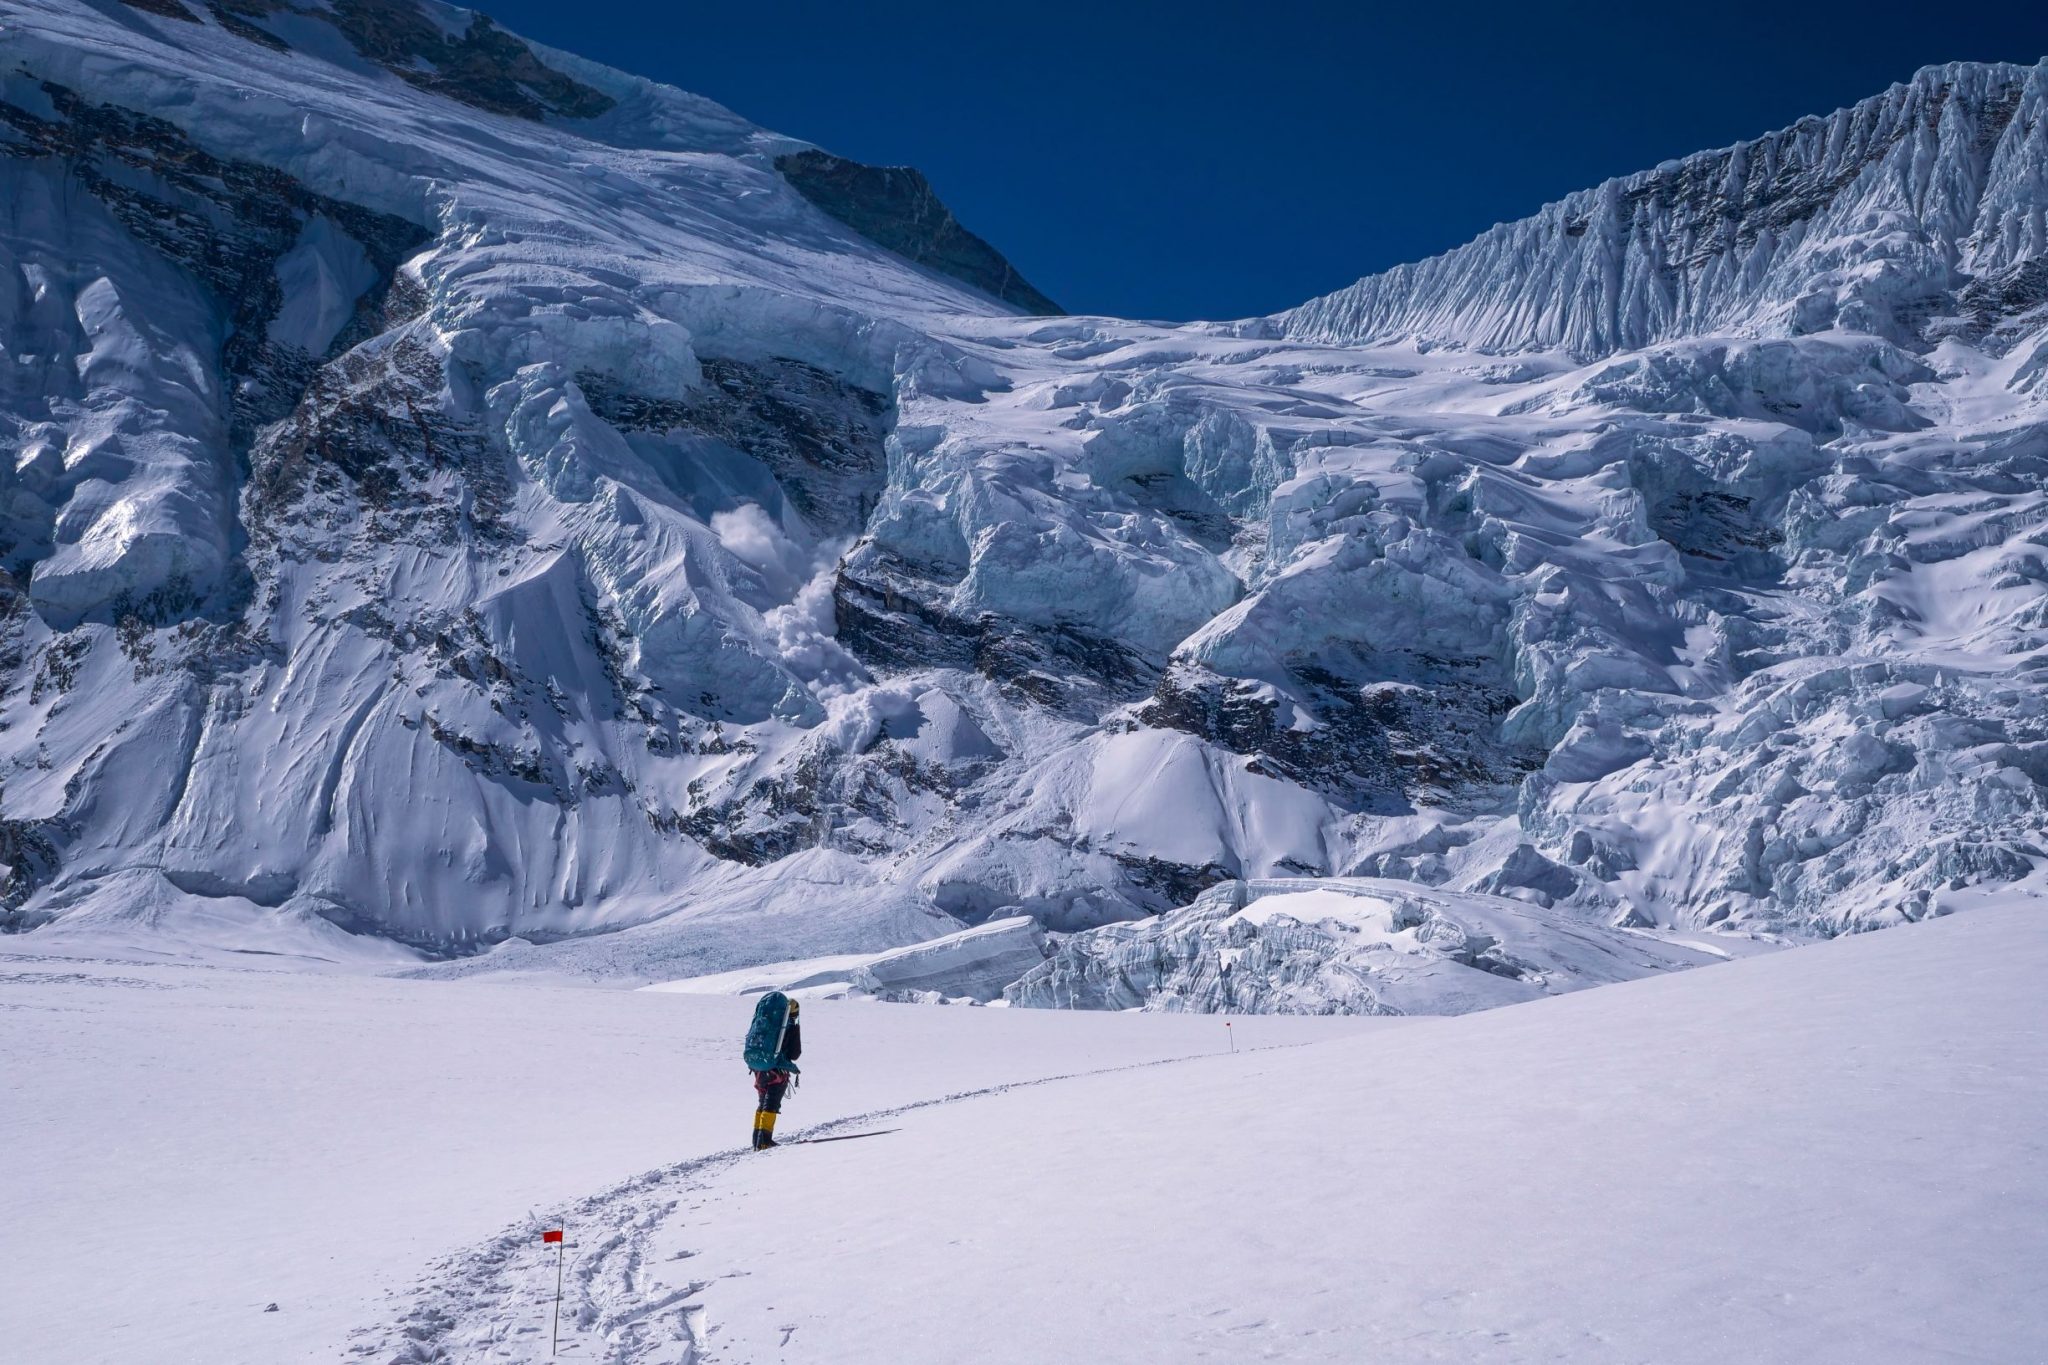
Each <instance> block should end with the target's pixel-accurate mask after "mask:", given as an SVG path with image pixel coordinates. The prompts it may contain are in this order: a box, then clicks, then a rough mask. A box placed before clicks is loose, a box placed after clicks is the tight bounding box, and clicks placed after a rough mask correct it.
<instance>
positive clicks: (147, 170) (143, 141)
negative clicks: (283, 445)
mask: <svg viewBox="0 0 2048 1365" xmlns="http://www.w3.org/2000/svg"><path fill="white" fill-rule="evenodd" d="M42 88H43V91H44V93H45V94H46V95H48V96H49V99H50V103H51V104H52V106H54V108H55V109H56V111H57V113H58V114H59V116H60V117H59V118H57V119H56V120H45V119H42V118H39V117H37V116H36V115H35V114H33V113H31V112H29V111H28V110H26V109H22V108H20V107H19V106H16V105H13V104H9V103H6V102H5V101H0V124H4V125H5V126H6V127H8V128H10V129H12V130H13V131H14V132H15V133H16V134H18V135H19V140H13V141H0V155H12V156H24V157H50V158H54V159H57V160H59V161H61V162H62V163H63V165H64V168H65V170H66V172H67V173H68V174H69V175H70V176H72V177H73V178H74V179H75V180H76V181H77V182H78V183H79V184H80V185H81V186H82V187H83V188H84V189H85V190H86V191H87V192H88V193H90V194H91V195H92V196H93V197H94V198H96V199H98V200H99V201H100V202H101V203H103V204H105V205H106V206H107V208H108V210H109V211H110V212H112V213H113V215H114V216H115V217H116V218H117V219H119V220H120V222H121V224H122V225H123V226H124V227H126V228H127V229H128V230H129V231H130V232H132V233H134V234H135V236H136V237H137V239H139V240H140V241H143V242H145V243H147V244H148V245H149V246H151V247H152V248H154V249H155V250H157V251H159V252H161V253H162V254H163V255H164V256H166V257H168V258H169V259H170V260H172V261H175V262H176V263H177V264H178V265H180V266H182V267H184V268H185V269H186V270H187V271H189V272H190V273H191V274H192V275H193V276H194V277H195V278H196V279H198V280H199V281H200V283H201V284H203V285H204V286H205V287H206V288H207V289H208V290H209V291H210V292H211V293H212V294H213V295H214V296H215V297H216V298H217V299H219V300H220V303H221V306H222V309H223V311H224V312H225V313H226V315H227V317H228V320H229V322H230V324H231V328H230V330H229V334H228V337H227V340H226V342H225V343H224V344H223V346H222V350H221V363H222V369H223V371H224V372H225V375H226V378H227V380H228V383H227V386H226V387H227V391H228V392H229V393H230V394H232V395H233V403H234V407H233V412H232V414H231V420H230V429H229V435H230V441H231V443H232V445H233V446H234V449H235V452H236V454H237V455H241V454H244V453H246V452H247V450H248V447H249V445H250V444H251V443H252V442H253V441H254V439H255V435H256V431H257V429H258V428H259V427H260V426H262V425H263V424H264V423H266V422H272V421H275V420H277V419H278V418H280V417H282V416H283V415H284V414H285V413H287V412H289V411H290V410H291V408H292V406H293V404H295V403H296V402H297V401H298V398H299V395H300V394H301V393H302V392H304V390H305V387H306V384H307V383H308V381H309V380H310V379H311V378H312V375H313V371H314V369H315V367H316V364H317V361H318V359H319V358H318V357H314V356H310V355H308V354H306V352H304V351H303V350H300V349H299V348H298V347H296V346H288V345H278V344H275V343H273V342H271V341H270V340H269V338H268V335H267V333H268V329H269V325H270V322H271V320H272V319H273V318H275V317H276V316H277V312H278V309H279V308H280V307H281V306H282V304H283V293H282V289H281V286H280V285H279V283H278V278H277V263H278V261H279V259H280V258H282V257H283V256H284V254H285V253H286V252H288V251H290V250H291V249H292V247H293V246H295V245H296V244H297V243H298V240H299V237H300V234H301V233H302V232H304V230H305V227H306V224H307V223H309V222H310V221H312V220H313V219H314V218H316V217H324V218H326V219H328V220H329V221H331V222H332V223H333V224H334V225H335V226H336V227H339V228H340V229H341V230H342V231H343V232H345V233H347V234H348V235H349V236H350V237H351V238H353V239H354V240H355V241H356V243H357V244H358V245H359V246H361V248H362V249H363V252H364V254H365V256H367V257H368V259H369V261H370V264H371V265H372V267H374V269H375V271H376V275H377V283H375V284H373V285H372V286H371V287H370V288H369V289H367V290H365V291H364V293H363V295H362V296H361V297H360V298H359V299H357V301H356V308H355V314H354V316H353V317H352V318H351V320H350V321H349V323H348V324H347V325H345V326H344V327H343V328H342V330H341V333H340V334H339V335H338V336H337V337H336V338H335V340H334V342H333V344H332V345H331V346H330V347H329V349H328V354H329V355H334V354H338V353H339V352H340V351H341V350H345V349H346V348H347V347H349V346H352V345H354V344H356V342H358V341H360V340H362V339H363V338H364V337H367V336H370V335H374V334H375V333H376V332H378V331H381V330H383V329H384V327H385V326H387V325H389V318H388V315H387V312H386V305H387V301H388V300H389V299H390V298H391V296H392V293H393V291H392V282H393V281H394V280H395V279H396V278H397V275H398V267H399V263H400V262H401V261H403V260H404V259H405V258H406V257H407V256H409V255H411V254H412V253H413V252H414V251H415V250H417V249H418V248H419V246H420V245H421V244H422V243H424V242H425V241H426V240H427V236H428V233H427V231H426V229H425V228H422V227H420V226H419V225H418V224H415V223H411V222H407V221H406V220H405V219H403V218H398V217H395V216H393V215H391V214H387V213H379V212H377V211H376V210H374V209H367V208H363V207H362V206H360V205H356V204H348V203H344V202H342V201H341V200H338V199H330V198H328V197H327V196H325V195H321V194H316V193H314V192H313V191H312V190H310V189H308V188H307V187H306V186H305V185H303V184H302V183H300V182H299V181H298V180H296V179H294V178H293V177H292V176H290V175H287V174H285V173H284V172H283V171H280V170H277V169H275V168H273V167H270V166H262V165H258V164H257V163H255V162H252V161H241V160H236V159H234V158H229V157H217V156H214V155H213V154H211V153H210V152H207V151H206V150H205V149H204V148H202V147H200V146H199V145H198V144H197V143H195V142H193V141H192V140H191V139H190V138H188V137H187V136H186V135H185V134H184V133H183V132H182V131H180V130H179V129H178V128H177V127H176V126H175V125H173V124H170V123H167V122H165V121H164V120H162V119H158V118H152V117H150V116H149V115H147V114H138V113H135V112H134V111H132V110H128V109H121V108H116V107H114V106H112V105H105V104H94V103H91V102H90V101H87V100H85V99H82V98H81V97H79V96H78V95H77V94H76V93H75V92H74V91H71V90H69V89H67V88H65V87H63V86H60V85H53V84H49V83H45V84H44V85H43V87H42ZM401 301H402V300H401Z"/></svg>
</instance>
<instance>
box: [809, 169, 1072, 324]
mask: <svg viewBox="0 0 2048 1365" xmlns="http://www.w3.org/2000/svg"><path fill="white" fill-rule="evenodd" d="M775 169H777V170H778V171H781V172H782V178H783V179H785V180H787V181H788V182H789V183H790V184H791V185H792V186H794V187H795V189H796V191H797V193H798V194H801V195H802V196H803V197H804V198H806V199H808V200H810V201H811V202H812V203H813V204H815V205H817V206H818V208H820V209H821V210H823V211H824V212H826V213H828V214H830V215H831V216H832V217H834V218H837V219H838V220H839V221H840V222H842V223H844V224H846V225H847V226H848V227H850V228H852V229H853V230H854V231H855V232H858V233H859V234H860V235H861V236H863V237H865V238H867V239H868V240H869V241H871V242H874V243H876V244H877V245H879V246H885V247H887V248H888V249H889V250H891V251H893V252H895V253H896V254H897V255H899V256H903V257H906V258H907V259H909V260H912V261H915V262H917V263H918V264H919V265H921V266H924V267H926V268H927V269H930V270H936V271H938V272H939V273H940V274H941V275H948V276H951V277H952V278H953V279H956V280H959V281H961V282H963V283H965V284H970V285H973V286H974V287H975V288H976V289H979V290H981V291H982V292H983V293H984V294H988V295H991V296H992V297H994V298H997V299H1000V300H1002V301H1003V302H1004V303H1007V304H1009V305H1010V306H1011V307H1013V308H1016V309H1018V310H1019V311H1021V312H1025V313H1047V314H1051V313H1058V312H1060V311H1061V309H1060V306H1059V305H1058V304H1056V303H1054V302H1053V301H1052V300H1051V299H1049V298H1047V297H1046V296H1045V295H1043V294H1041V293H1039V292H1038V290H1036V289H1035V288H1033V287H1032V286H1031V283H1030V282H1029V281H1028V280H1026V279H1025V278H1024V277H1023V276H1022V275H1020V274H1018V273H1017V268H1016V267H1015V266H1013V265H1011V264H1010V263H1009V261H1007V260H1005V259H1004V258H1003V255H1002V253H1001V252H999V251H997V250H996V249H995V248H994V247H992V246H990V245H989V244H988V243H987V242H985V241H983V240H982V239H981V238H979V237H977V236H975V235H974V234H973V233H971V232H969V231H968V230H967V229H966V228H964V227H962V226H960V221H959V220H958V219H957V218H955V217H954V216H953V211H952V210H951V209H949V208H947V207H946V206H945V204H943V203H942V202H940V200H939V196H938V195H937V194H936V193H934V192H933V190H932V187H931V182H930V181H928V180H926V179H925V178H924V173H923V172H921V171H919V170H917V169H916V168H915V167H911V166H866V165H863V164H861V163H860V162H858V161H849V160H847V159H846V158H845V157H843V156H834V155H832V154H831V153H830V152H824V151H819V150H817V149H815V148H813V149H810V150H807V151H802V152H791V153H790V154H788V155H787V156H779V157H777V158H776V159H775Z"/></svg>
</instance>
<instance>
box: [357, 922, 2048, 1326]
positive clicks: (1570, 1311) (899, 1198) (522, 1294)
mask: <svg viewBox="0 0 2048 1365" xmlns="http://www.w3.org/2000/svg"><path fill="white" fill-rule="evenodd" d="M2044 971H2048V920H2044V919H2043V918H2042V917H2041V916H2040V915H2039V914H2038V913H2035V912H2034V911H2033V910H2032V909H2030V908H2028V907H2025V906H2005V907H1994V908H1987V909H1983V910H1980V911H1978V912H1975V913H1972V914H1970V915H1967V916H1962V917H1959V918H1950V919H1943V920H1940V921H1936V922H1932V923H1929V924H1925V925H1917V926H1910V927H1905V928H1901V929H1898V930H1894V931H1890V932H1887V933H1884V934H1879V935H1866V936H1860V937H1855V938H1849V939H1842V940H1837V941H1835V942H1832V943H1828V944H1822V945H1816V946H1813V947H1810V948H1806V949H1801V950H1800V951H1797V952H1792V953H1783V954H1774V955H1769V956H1766V957H1761V958H1756V959H1751V960H1747V961H1741V962H1736V963H1731V964H1728V965H1725V966H1720V967H1715V968H1711V969H1707V970H1701V971H1694V972H1684V973H1676V974H1671V975H1667V976H1662V977H1656V978H1651V979H1648V980H1643V981H1638V982H1633V983H1627V984H1622V985H1616V986H1611V987H1607V988H1604V989H1601V990H1597V991H1586V992H1581V993H1578V994H1574V995H1571V996H1566V997H1561V998H1556V999H1549V1000H1543V1001H1538V1002H1535V1003H1533V1004H1528V1005H1522V1006H1517V1007H1511V1008H1506V1009H1499V1010H1492V1011H1488V1012H1485V1013H1482V1014H1476V1015H1468V1016H1463V1017H1459V1018H1452V1019H1433V1020H1421V1021H1406V1022H1403V1023H1401V1024H1399V1025H1398V1026H1396V1027H1394V1028H1393V1029H1391V1030H1389V1031H1368V1032H1363V1033H1360V1034H1357V1035H1354V1036H1350V1037H1344V1038H1336V1039H1332V1040H1330V1041H1327V1042H1324V1043H1321V1044H1319V1045H1316V1046H1312V1047H1305V1048H1292V1049H1284V1050H1278V1051H1249V1052H1240V1053H1238V1054H1237V1055H1235V1056H1230V1055H1211V1056H1206V1057H1201V1058H1198V1059H1191V1060H1189V1061H1187V1062H1185V1063H1180V1064H1176V1065H1171V1066H1161V1067H1148V1068H1142V1069H1137V1070H1127V1071H1121V1072H1116V1073H1112V1074H1105V1075H1092V1076H1085V1077H1078V1078H1074V1079H1069V1080H1061V1081H1056V1082H1051V1083H1048V1084H1044V1085H1038V1086H1028V1087H1020V1088H1016V1089H1010V1090H1007V1091H1005V1092H1003V1093H996V1094H989V1095H985V1096H970V1097H963V1098H961V1099H958V1100H956V1101H953V1102H950V1103H942V1104H938V1105H932V1106H926V1107H921V1108H916V1109H912V1110H908V1111H905V1112H900V1113H886V1112H881V1113H876V1114H874V1115H872V1116H870V1117H869V1118H868V1119H867V1120H866V1121H865V1122H862V1123H858V1124H854V1125H850V1126H849V1127H848V1129H847V1130H848V1131H864V1130H867V1129H870V1128H874V1129H888V1130H893V1131H888V1132H883V1133H881V1134H880V1135H878V1136H875V1137H873V1138H869V1139H864V1140H861V1141H856V1142H844V1143H836V1144H830V1145H825V1146H815V1147H795V1148H791V1149H787V1150H783V1151H778V1152H774V1153H769V1154H766V1155H762V1156H758V1157H757V1156H752V1155H748V1156H741V1157H735V1158H733V1159H731V1160H729V1161H722V1162H718V1163H715V1164H713V1165H709V1166H698V1167H692V1168H687V1169H681V1170H676V1171H671V1172H669V1173H666V1174H664V1175H662V1176H660V1177H659V1178H654V1179H650V1180H649V1181H647V1182H643V1183H637V1184H635V1185H634V1186H631V1187H628V1188H625V1189H621V1190H618V1191H615V1192H613V1193H612V1194H610V1195H608V1196H606V1197H604V1198H602V1199H599V1200H594V1201H586V1202H584V1203H582V1204H579V1205H576V1206H573V1207H572V1208H571V1209H570V1210H569V1212H568V1215H567V1221H568V1223H569V1225H570V1227H571V1231H572V1235H573V1236H574V1238H575V1240H576V1241H577V1243H578V1247H577V1251H578V1254H579V1256H580V1258H581V1259H580V1261H579V1265H580V1266H581V1269H580V1270H579V1272H578V1274H577V1276H576V1278H575V1289H574V1296H573V1297H572V1299H571V1301H570V1303H569V1306H568V1307H567V1308H566V1309H565V1317H564V1322H565V1328H564V1330H565V1333H567V1335H566V1336H565V1345H564V1348H563V1349H564V1352H565V1358H576V1359H605V1360H613V1361H671V1362H679V1361H726V1362H741V1361H746V1362H763V1361H777V1362H790V1365H796V1363H797V1362H805V1361H831V1362H856V1361H889V1362H892V1363H902V1365H908V1363H912V1362H925V1361H931V1362H941V1361H944V1362H953V1361H961V1360H975V1361H990V1362H1007V1361H1017V1362H1023V1361H1046V1360H1090V1361H1098V1360H1099V1361H1117V1362H1130V1363H1131V1365H1144V1363H1146V1362H1162V1363H1164V1362H1185V1361H1191V1360H1205V1359H1206V1360H1221V1361H1242V1360H1252V1359H1257V1360H1279V1361H1330V1362H1337V1361H1342V1362H1355V1361H1367V1360H1369V1361H1373V1362H1376V1363H1384V1365H1400V1363H1401V1362H1411V1361H1413V1362H1424V1361H1461V1362H1462V1361H1499V1362H1518V1361H1538V1360H1543V1361H1555V1360H1572V1361H1593V1362H1599V1361H1651V1360H1654V1361H1660V1362H1688V1361H1698V1362H1725V1361H1731V1360H1741V1361H1747V1362H1776V1361H1782V1362H1830V1361H1842V1362H1851V1361H1855V1362H1864V1361H1981V1362H1992V1361H1996V1362H2023V1361H2034V1360H2040V1359H2043V1358H2044V1343H2048V1309H2044V1308H2043V1306H2042V1304H2041V1301H2040V1299H2039V1296H2038V1293H2037V1289H2038V1285H2039V1284H2040V1282H2041V1278H2042V1275H2043V1273H2044V1270H2048V1244H2044V1241H2043V1239H2042V1237H2041V1232H2040V1230H2041V1228H2042V1227H2043V1226H2044V1225H2048V1221H2044V1220H2048V1175H2044V1174H2043V1166H2042V1162H2041V1155H2042V1146H2043V1141H2042V1137H2041V1134H2042V1133H2043V1132H2044V1131H2048V1085H2044V1082H2048V1060H2044V1059H2048V1047H2044V1043H2048V1036H2044V1034H2048V1029H2044V1022H2048V1021H2044V1012H2043V1010H2042V1006H2041V996H2040V990H2039V982H2040V980H2041V978H2042V974H2043V972H2044ZM913 1017H915V1018H918V1019H920V1020H931V1021H940V1020H944V1019H945V1018H946V1017H947V1015H946V1013H945V1012H930V1011H923V1012H914V1015H913ZM1138 1018H1139V1016H1131V1015H1110V1016H1096V1019H1097V1021H1098V1023H1099V1026H1100V1027H1101V1028H1103V1029H1104V1030H1105V1031H1110V1030H1116V1029H1121V1028H1124V1027H1128V1026H1130V1025H1131V1024H1133V1023H1134V1022H1136V1021H1137V1019H1138ZM1212 1022H1213V1021H1212ZM1238 1022H1239V1023H1240V1025H1249V1026H1256V1027H1259V1028H1261V1029H1263V1028H1265V1027H1266V1026H1267V1024H1268V1021H1265V1020H1256V1021H1244V1020H1240V1021H1238ZM819 1036H820V1037H821V1038H823V1037H826V1036H828V1035H827V1033H826V1031H825V1030H824V1029H822V1028H821V1029H820V1031H819ZM490 1250H491V1252H492V1253H493V1255H495V1259H492V1256H487V1255H484V1254H481V1253H465V1254H464V1255H460V1256H456V1257H451V1258H450V1259H449V1261H448V1262H446V1263H445V1264H444V1266H443V1268H442V1271H441V1274H442V1275H443V1277H444V1278H443V1279H442V1280H441V1281H440V1282H439V1283H437V1284H432V1285H429V1286H427V1287H426V1288H425V1291H424V1292H423V1294H422V1296H421V1298H420V1300H419V1301H418V1303H417V1304H416V1305H415V1306H414V1308H413V1310H412V1316H411V1317H410V1318H409V1319H407V1321H408V1322H410V1323H412V1324H413V1325H415V1326H419V1325H421V1324H433V1325H434V1334H433V1335H432V1336H431V1338H430V1340H431V1341H432V1343H433V1344H435V1345H438V1346H440V1347H442V1348H444V1349H446V1350H448V1357H447V1358H450V1359H458V1360H492V1361H498V1360H503V1361H521V1360H531V1359H539V1358H543V1357H544V1355H545V1351H546V1337H545V1325H546V1323H545V1316H544V1314H545V1300H546V1297H547V1295H548V1294H549V1293H551V1289H552V1283H551V1280H550V1279H549V1277H550V1276H551V1275H552V1262H551V1261H546V1260H545V1259H544V1258H543V1257H542V1256H541V1254H540V1253H541V1248H540V1246H539V1243H538V1241H537V1240H531V1241H529V1240H528V1239H526V1238H525V1237H523V1236H522V1237H518V1238H515V1240H514V1241H512V1242H509V1243H506V1244H502V1245H500V1246H498V1247H494V1248H491V1249H490ZM544 1282H545V1283H544ZM436 1314H445V1315H446V1317H445V1318H440V1317H436ZM522 1328H524V1329H526V1330H524V1331H522ZM380 1340H381V1341H383V1342H387V1343H388V1342H392V1341H396V1340H400V1338H399V1337H397V1336H396V1335H386V1336H384V1337H383V1338H381V1339H380ZM568 1343H573V1346H574V1354H573V1355H570V1354H569V1352H570V1349H571V1347H570V1344H568ZM400 1358H404V1357H402V1356H401V1357H400ZM419 1358H424V1359H434V1358H439V1357H435V1356H432V1355H431V1354H424V1355H422V1356H420V1357H419Z"/></svg>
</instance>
